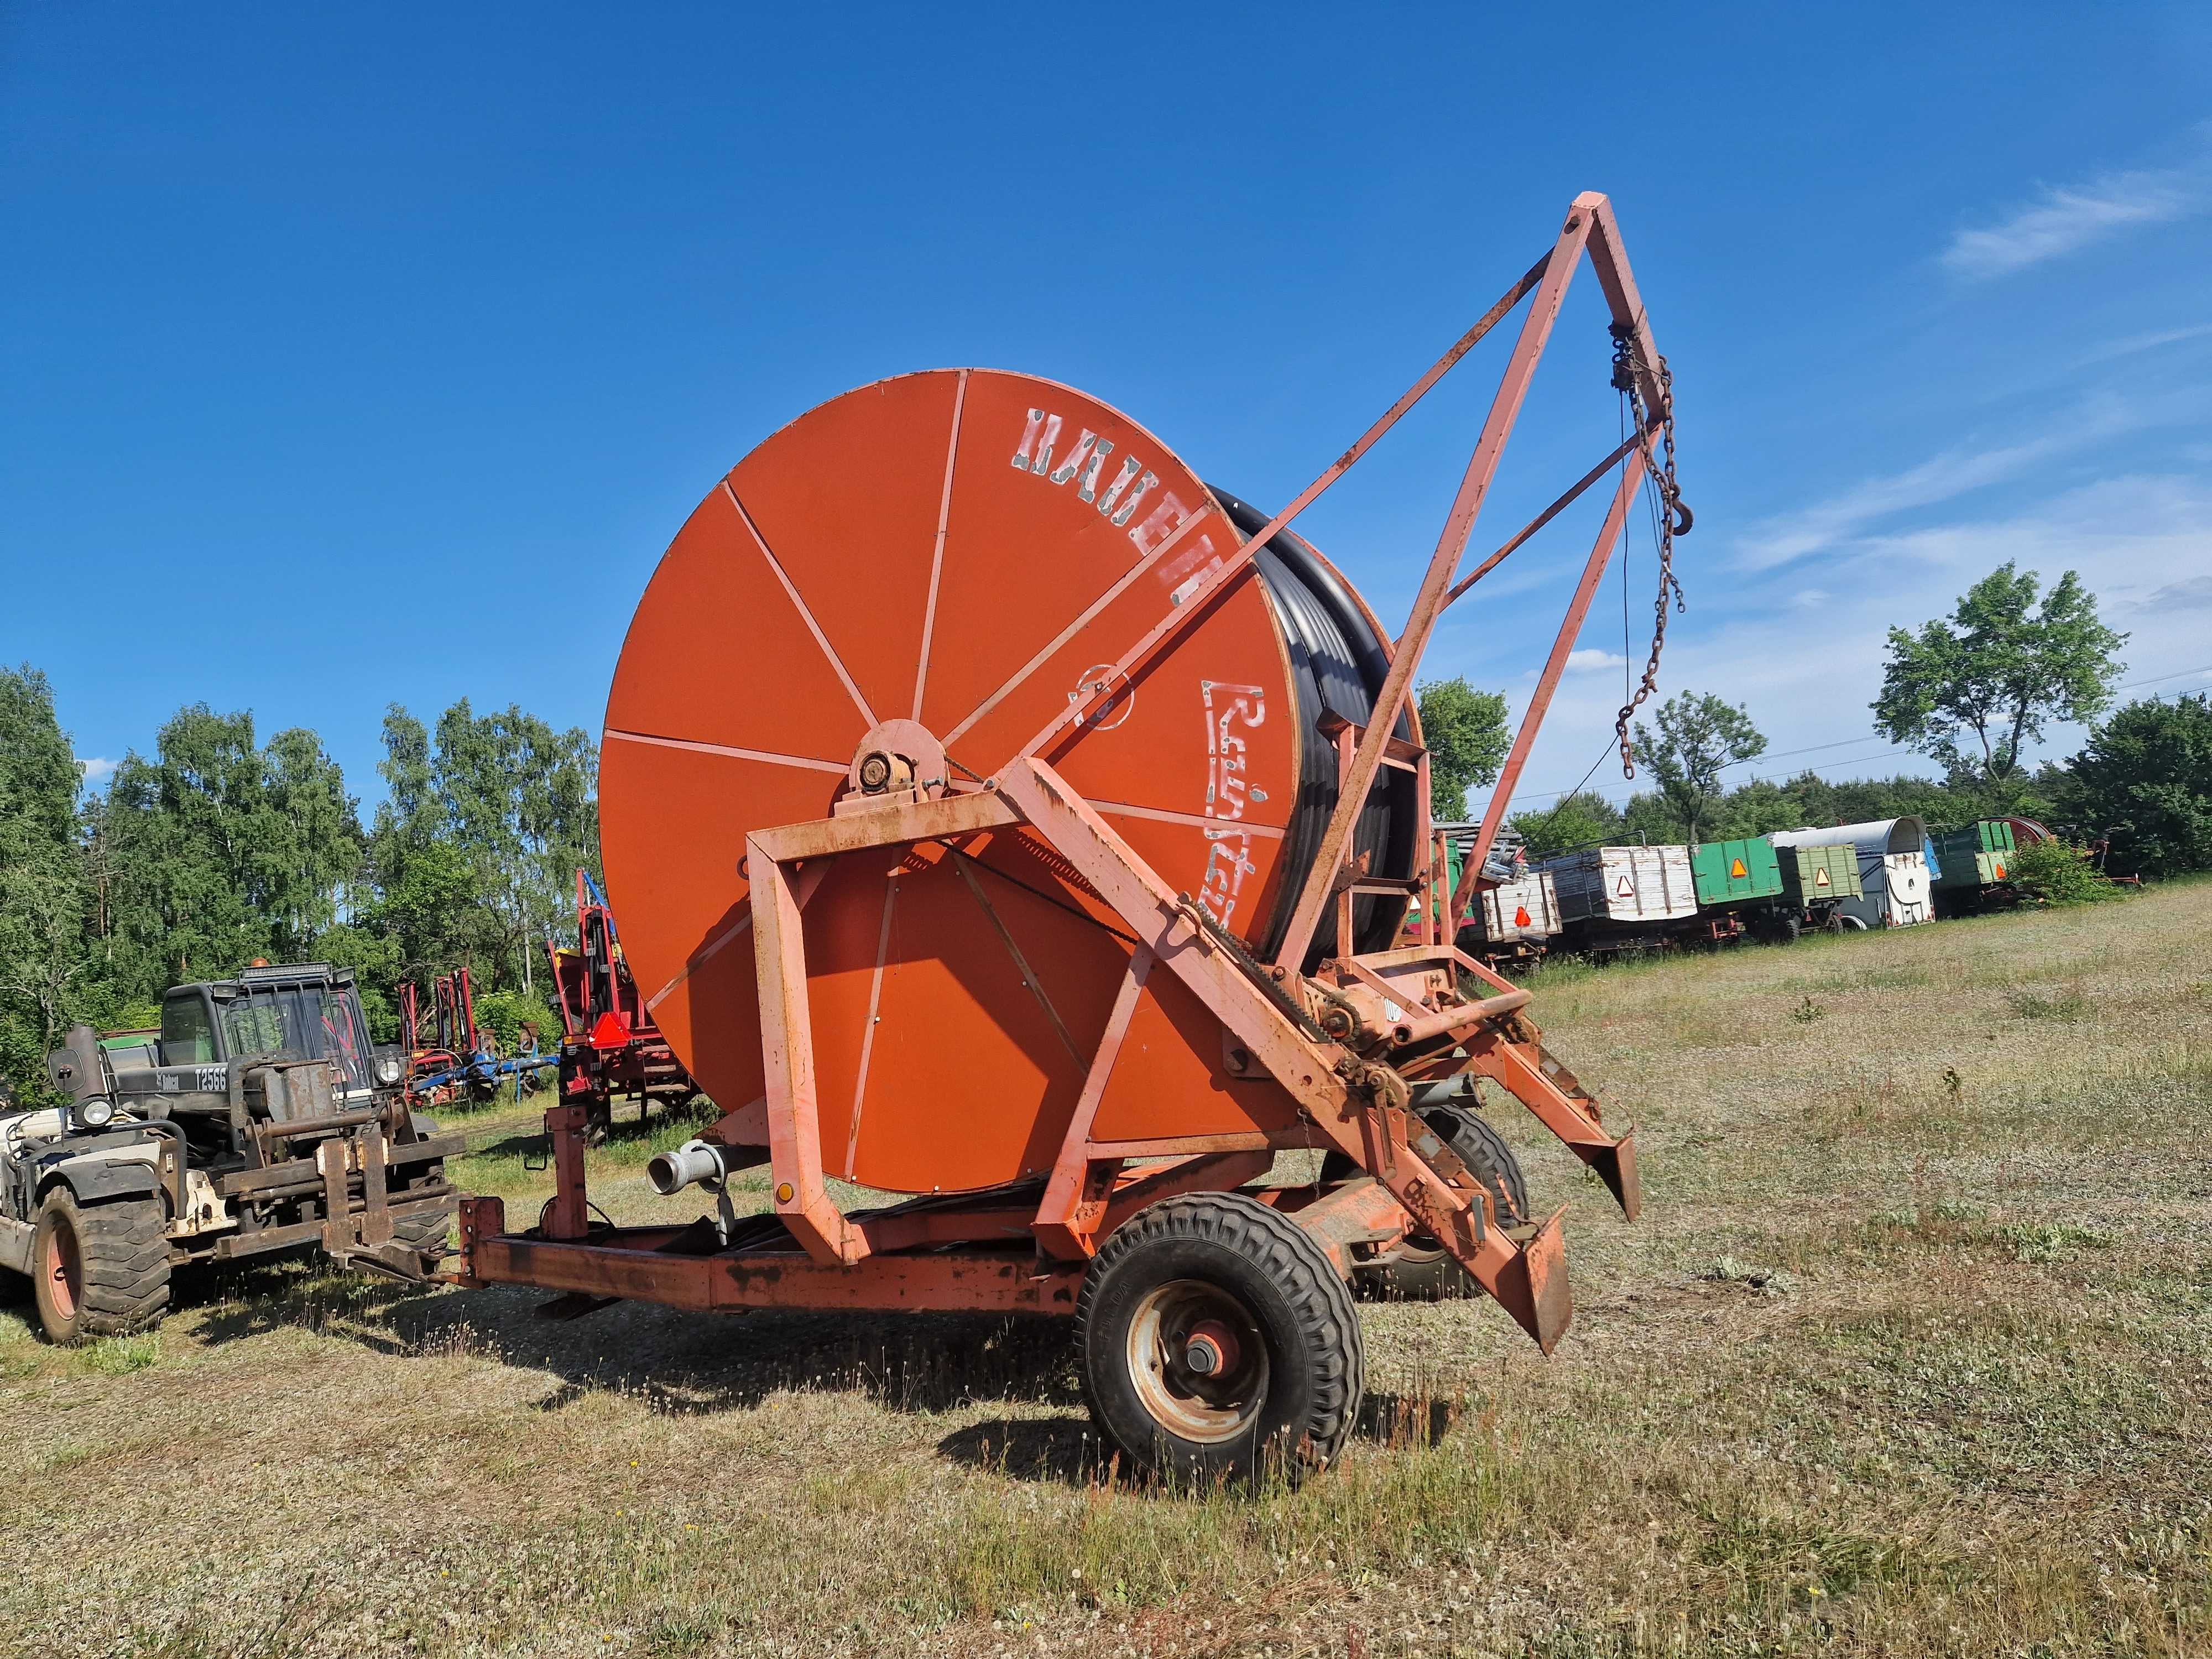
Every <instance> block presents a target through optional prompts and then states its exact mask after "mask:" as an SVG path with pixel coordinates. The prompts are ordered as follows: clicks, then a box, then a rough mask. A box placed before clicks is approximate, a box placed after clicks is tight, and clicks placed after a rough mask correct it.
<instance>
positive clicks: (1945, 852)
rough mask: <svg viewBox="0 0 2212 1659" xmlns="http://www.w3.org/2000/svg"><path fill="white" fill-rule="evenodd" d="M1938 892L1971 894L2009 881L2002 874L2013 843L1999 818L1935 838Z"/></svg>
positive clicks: (2008, 826)
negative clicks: (1973, 891) (1969, 891)
mask: <svg viewBox="0 0 2212 1659" xmlns="http://www.w3.org/2000/svg"><path fill="white" fill-rule="evenodd" d="M1934 839H1935V842H1936V866H1937V874H1936V886H1937V887H1938V888H1948V889H1965V890H1973V889H1978V888H1983V887H1996V886H2000V885H2002V884H2004V883H2006V882H2008V881H2009V880H2010V879H2011V878H2010V877H2009V876H2008V875H2007V874H2006V871H2007V870H2008V867H2009V866H2010V864H2011V860H2012V854H2013V853H2014V851H2015V847H2016V843H2015V840H2014V838H2013V833H2012V825H2011V824H2009V823H2006V822H2005V820H2004V819H2002V818H1982V819H1979V820H1978V821H1977V822H1975V823H1967V824H1961V825H1960V827H1959V828H1958V829H1943V830H1939V831H1938V832H1937V833H1936V836H1935V838H1934Z"/></svg>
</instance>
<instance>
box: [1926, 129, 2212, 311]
mask: <svg viewBox="0 0 2212 1659" xmlns="http://www.w3.org/2000/svg"><path fill="white" fill-rule="evenodd" d="M2208 208H2212V164H2208V161H2207V160H2206V159H2205V158H2204V157H2203V156H2199V157H2198V158H2197V160H2195V161H2191V162H2189V163H2187V164H2185V165H2184V166H2181V167H2154V168H2139V169H2136V170H2132V171H2129V172H2124V173H2106V174H2104V175H2102V176H2101V177H2099V178H2096V179H2089V180H2087V182H2085V183H2082V184H2076V185H2051V186H2046V187H2045V190H2044V191H2043V194H2042V195H2041V196H2040V197H2038V198H2037V199H2036V200H2035V201H2033V202H2031V203H2029V204H2027V205H2026V206H2024V207H2020V208H2016V209H2015V210H2013V212H2012V213H2011V214H2010V215H2008V216H2007V217H2006V218H2004V219H2003V220H2002V221H2000V222H1998V223H1996V224H1994V225H1988V226H1984V227H1983V228H1979V229H1975V230H1962V231H1960V232H1959V233H1958V234H1956V235H1954V237H1953V238H1952V239H1951V245H1950V246H1948V248H1946V249H1944V250H1943V265H1944V268H1945V269H1946V270H1948V271H1950V272H1951V273H1952V275H1954V276H1960V277H1964V278H1966V279H1967V280H1968V281H1982V280H1986V279H1987V278H1990V277H1992V276H2008V275H2010V274H2011V273H2012V272H2014V271H2015V270H2024V269H2026V268H2027V266H2029V265H2033V264H2041V263H2042V262H2043V261H2044V260H2045V259H2055V258H2058V257H2059V256H2060V255H2062V254H2067V253H2071V252H2075V250H2076V249H2078V248H2083V247H2087V246H2089V245H2090V244H2091V243H2093V242H2101V241H2103V240H2106V238H2108V237H2112V236H2116V235H2118V234H2120V233H2121V232H2123V231H2126V230H2130V229H2132V228H2135V227H2136V226H2139V225H2154V224H2164V223H2167V222H2172V221H2173V220H2176V219H2185V218H2188V217H2191V216H2193V215H2196V214H2198V213H2202V212H2203V211H2205V210H2207V209H2208Z"/></svg>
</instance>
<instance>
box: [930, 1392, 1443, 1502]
mask: <svg viewBox="0 0 2212 1659" xmlns="http://www.w3.org/2000/svg"><path fill="white" fill-rule="evenodd" d="M1460 1413H1461V1407H1460V1405H1459V1402H1457V1401H1449V1400H1435V1399H1429V1398H1425V1397H1422V1398H1415V1397H1413V1396H1410V1395H1393V1394H1370V1395H1368V1396H1367V1397H1366V1398H1365V1399H1364V1401H1361V1402H1360V1407H1359V1421H1358V1424H1357V1425H1355V1427H1354V1428H1353V1430H1352V1433H1353V1436H1354V1437H1355V1438H1358V1439H1360V1440H1364V1441H1367V1442H1370V1443H1373V1444H1376V1445H1380V1446H1387V1447H1390V1448H1393V1449H1395V1448H1399V1447H1405V1446H1418V1447H1427V1446H1433V1445H1435V1444H1436V1443H1437V1442H1438V1441H1440V1440H1442V1439H1443V1437H1444V1436H1445V1435H1447V1434H1448V1433H1449V1432H1450V1431H1451V1426H1452V1425H1453V1424H1455V1423H1456V1422H1457V1421H1458V1420H1459V1418H1460ZM937 1449H938V1453H939V1455H940V1456H943V1457H945V1458H947V1459H949V1460H951V1462H955V1463H964V1464H966V1465H968V1466H969V1468H975V1469H982V1470H987V1471H988V1472H990V1473H991V1474H1000V1475H1005V1476H1007V1477H1009V1478H1011V1479H1013V1480H1036V1481H1045V1482H1053V1483H1056V1484H1059V1485H1061V1486H1113V1487H1115V1488H1116V1489H1119V1490H1127V1491H1132V1492H1146V1491H1151V1490H1152V1488H1153V1487H1154V1486H1156V1485H1157V1481H1156V1480H1155V1479H1154V1478H1153V1477H1152V1476H1150V1475H1147V1474H1142V1473H1141V1472H1136V1471H1132V1470H1130V1469H1128V1468H1124V1467H1121V1466H1120V1465H1117V1464H1116V1463H1115V1461H1114V1460H1115V1452H1114V1449H1113V1447H1112V1446H1111V1445H1110V1444H1109V1443H1106V1442H1104V1441H1103V1440H1102V1439H1101V1437H1100V1436H1099V1432H1098V1429H1097V1425H1094V1424H1093V1423H1092V1422H1091V1419H1089V1418H1088V1417H1079V1416H1066V1417H998V1418H993V1419H989V1420H988V1421H987V1422H982V1423H971V1424H969V1425H968V1426H967V1427H966V1428H964V1429H957V1430H955V1431H953V1432H952V1433H951V1434H948V1435H946V1436H945V1438H944V1439H942V1440H940V1441H939V1442H938V1443H937Z"/></svg>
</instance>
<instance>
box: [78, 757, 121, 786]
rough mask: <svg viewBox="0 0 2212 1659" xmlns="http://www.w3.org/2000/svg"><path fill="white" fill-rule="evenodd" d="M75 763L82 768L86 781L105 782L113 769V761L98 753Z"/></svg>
mask: <svg viewBox="0 0 2212 1659" xmlns="http://www.w3.org/2000/svg"><path fill="white" fill-rule="evenodd" d="M77 764H78V765H79V766H81V767H82V768H83V769H84V781H86V782H87V783H105V782H106V781H107V779H108V777H109V776H110V775H112V773H113V772H114V770H115V763H114V762H113V761H112V760H108V759H106V758H104V757H101V756H99V755H92V756H88V757H86V758H85V759H83V760H81V761H79V762H78V763H77Z"/></svg>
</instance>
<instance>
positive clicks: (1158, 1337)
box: [1127, 1279, 1269, 1444]
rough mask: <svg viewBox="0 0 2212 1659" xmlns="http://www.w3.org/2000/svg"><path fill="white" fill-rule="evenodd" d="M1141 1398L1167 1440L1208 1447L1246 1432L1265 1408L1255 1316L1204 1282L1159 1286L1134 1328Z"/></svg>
mask: <svg viewBox="0 0 2212 1659" xmlns="http://www.w3.org/2000/svg"><path fill="white" fill-rule="evenodd" d="M1127 1364H1128V1367H1129V1376H1130V1381H1131V1383H1133V1386H1134V1389H1135V1391H1136V1395H1137V1398H1138V1400H1139V1402H1141V1403H1142V1405H1143V1406H1144V1408H1145V1410H1146V1413H1148V1414H1149V1415H1150V1416H1151V1417H1152V1420H1153V1421H1154V1422H1156V1423H1158V1425H1159V1426H1160V1427H1161V1428H1163V1429H1164V1430H1165V1431H1168V1432H1169V1433H1170V1434H1173V1435H1176V1436H1177V1437H1181V1438H1182V1439H1184V1440H1191V1441H1197V1442H1200V1443H1206V1444H1214V1443H1220V1442H1222V1441H1226V1440H1231V1439H1234V1438H1235V1437H1237V1436H1238V1435H1240V1434H1242V1433H1244V1432H1245V1431H1247V1430H1249V1428H1250V1427H1251V1425H1252V1424H1253V1422H1254V1421H1255V1419H1257V1418H1258V1416H1259V1414H1260V1411H1261V1407H1263V1406H1264V1405H1265V1404H1266V1403H1267V1383H1268V1376H1269V1368H1268V1364H1267V1344H1266V1342H1265V1340H1263V1339H1262V1338H1261V1334H1260V1328H1259V1326H1258V1324H1257V1322H1255V1320H1254V1318H1253V1316H1252V1313H1251V1311H1250V1310H1249V1309H1248V1308H1246V1307H1245V1306H1244V1304H1243V1303H1242V1302H1241V1301H1240V1300H1238V1298H1237V1297H1236V1296H1235V1295H1233V1294H1232V1293H1231V1292H1230V1291H1227V1290H1225V1289H1224V1288H1222V1287H1221V1286H1220V1285H1210V1284H1207V1283H1205V1282H1204V1281H1202V1280H1200V1279H1176V1280H1174V1281H1173V1282H1171V1283H1169V1284H1166V1285H1160V1286H1159V1287H1158V1289H1156V1290H1154V1291H1152V1292H1150V1293H1149V1294H1148V1295H1147V1296H1146V1297H1145V1299H1144V1301H1143V1302H1142V1303H1140V1304H1139V1306H1138V1309H1137V1312H1136V1316H1135V1317H1134V1318H1133V1319H1132V1320H1131V1321H1130V1323H1129V1341H1128V1351H1127Z"/></svg>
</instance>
